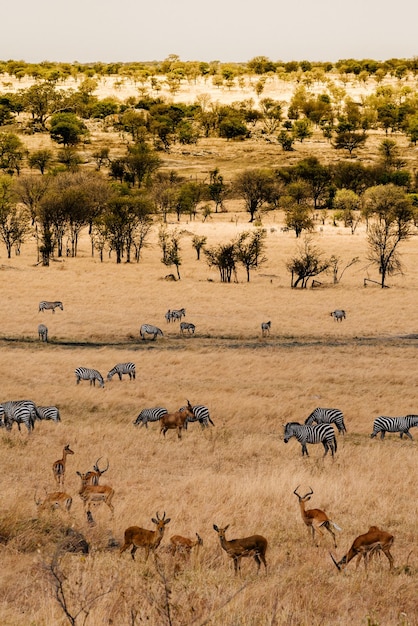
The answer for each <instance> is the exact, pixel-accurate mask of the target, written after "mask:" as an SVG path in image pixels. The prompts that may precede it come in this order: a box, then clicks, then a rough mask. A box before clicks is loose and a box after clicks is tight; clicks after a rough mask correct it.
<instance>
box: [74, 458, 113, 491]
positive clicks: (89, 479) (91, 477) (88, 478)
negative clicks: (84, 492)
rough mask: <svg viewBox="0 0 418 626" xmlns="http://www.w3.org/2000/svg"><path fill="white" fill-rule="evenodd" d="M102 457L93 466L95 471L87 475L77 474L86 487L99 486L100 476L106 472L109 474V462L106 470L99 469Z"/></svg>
mask: <svg viewBox="0 0 418 626" xmlns="http://www.w3.org/2000/svg"><path fill="white" fill-rule="evenodd" d="M101 458H102V457H101V456H100V457H99V458H98V459H97V461H96V463H95V464H94V465H93V469H92V470H90V471H88V472H86V473H85V474H81V472H77V474H78V475H79V476H80V478H81V482H82V483H83V485H84V486H85V487H86V486H87V485H98V484H99V480H100V476H101V475H102V474H104V473H105V472H107V470H108V469H109V461H108V462H107V466H106V467H105V468H104V469H102V470H101V469H100V468H99V461H100V459H101Z"/></svg>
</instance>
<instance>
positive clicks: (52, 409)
mask: <svg viewBox="0 0 418 626" xmlns="http://www.w3.org/2000/svg"><path fill="white" fill-rule="evenodd" d="M36 410H37V417H38V419H40V420H52V421H53V422H60V421H61V416H60V412H59V410H58V408H57V407H56V406H37V407H36Z"/></svg>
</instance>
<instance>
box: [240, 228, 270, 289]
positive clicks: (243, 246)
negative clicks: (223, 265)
mask: <svg viewBox="0 0 418 626" xmlns="http://www.w3.org/2000/svg"><path fill="white" fill-rule="evenodd" d="M265 238H266V231H265V230H263V229H262V228H257V230H255V231H253V232H251V231H246V232H243V233H241V234H240V235H239V237H238V239H237V241H236V243H235V256H236V259H237V261H239V262H240V263H241V264H242V265H243V266H244V267H245V270H246V272H247V282H250V270H252V269H255V268H258V267H260V265H262V264H263V263H265V262H266V261H267V258H266V257H265V256H264V255H263V251H264V247H265V246H264V240H265Z"/></svg>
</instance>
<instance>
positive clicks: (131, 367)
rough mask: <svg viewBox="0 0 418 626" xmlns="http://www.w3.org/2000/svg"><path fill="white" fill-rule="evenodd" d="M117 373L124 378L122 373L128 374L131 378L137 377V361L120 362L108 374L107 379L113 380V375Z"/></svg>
mask: <svg viewBox="0 0 418 626" xmlns="http://www.w3.org/2000/svg"><path fill="white" fill-rule="evenodd" d="M115 374H117V375H118V376H119V380H122V374H128V376H129V380H132V378H133V379H135V363H131V362H129V363H118V364H117V365H115V367H112V369H111V370H110V371H109V372H108V374H107V380H112V376H114V375H115Z"/></svg>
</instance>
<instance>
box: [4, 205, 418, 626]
mask: <svg viewBox="0 0 418 626" xmlns="http://www.w3.org/2000/svg"><path fill="white" fill-rule="evenodd" d="M237 217H238V220H235V219H234V216H231V215H230V214H226V215H225V214H222V215H220V216H216V217H214V218H213V219H212V220H211V221H210V222H208V223H201V222H196V223H189V224H185V223H183V224H182V227H183V228H184V230H185V231H187V232H185V233H184V236H183V239H182V246H183V250H182V255H183V264H182V267H181V275H182V279H181V280H180V281H177V282H174V283H173V282H169V281H165V280H164V275H165V274H166V273H167V269H166V268H165V267H164V266H163V265H162V264H161V262H160V251H159V250H158V247H157V245H156V230H155V232H154V234H153V238H152V241H151V243H152V245H151V246H150V248H148V249H147V250H145V253H144V258H143V261H141V263H140V264H139V265H136V264H132V265H125V264H123V265H121V266H116V265H115V263H114V261H113V260H106V261H105V262H104V263H100V262H99V261H98V259H92V258H90V256H89V241H88V238H87V237H84V238H83V239H82V242H81V247H80V256H79V257H78V258H76V259H67V258H66V259H64V260H63V261H62V262H54V263H52V264H51V266H50V267H49V268H41V267H35V265H34V264H35V258H36V257H35V251H34V249H33V247H32V244H27V245H25V246H24V247H23V249H22V255H21V256H20V257H14V258H12V259H11V260H10V261H8V260H7V259H6V258H5V256H4V253H3V252H2V257H1V262H2V265H1V274H2V277H3V280H2V281H1V283H0V303H1V304H0V306H1V307H2V313H3V315H2V322H3V323H2V332H1V352H0V372H1V380H2V401H4V400H9V399H18V398H31V399H33V400H34V401H35V402H37V403H38V404H41V405H48V404H56V405H58V406H59V408H60V411H61V415H62V422H61V423H60V424H52V423H38V424H37V425H36V428H35V431H34V433H33V434H32V435H31V436H30V437H28V435H27V433H26V432H24V431H22V433H19V432H18V431H17V430H15V429H13V431H12V432H11V433H6V432H5V431H2V432H0V458H1V463H2V464H1V467H2V476H3V480H2V486H3V488H2V494H1V511H0V535H1V536H2V537H3V540H4V541H5V543H4V544H3V545H2V547H1V552H2V563H3V567H2V570H1V573H0V621H1V623H2V624H5V625H7V626H9V625H10V626H12V625H13V626H20V625H22V626H23V625H24V626H27V624H36V625H38V624H39V625H46V624H57V625H58V624H64V623H67V622H66V619H65V617H64V614H63V611H62V609H61V608H60V605H59V603H58V602H57V601H56V598H55V595H54V585H53V580H54V579H53V578H51V574H52V570H51V563H52V556H53V554H54V551H55V549H56V546H57V544H58V542H59V540H60V538H61V537H62V535H63V532H64V531H65V528H66V527H67V526H68V525H69V524H70V525H71V526H73V527H74V528H75V529H78V530H80V531H81V532H82V533H83V534H84V535H85V536H86V538H87V539H88V541H89V542H90V545H91V553H90V555H89V556H87V557H85V556H79V555H70V554H66V555H64V556H62V558H61V559H60V560H59V568H60V570H59V572H58V573H59V575H60V574H61V573H62V574H63V575H65V579H63V586H64V593H65V599H66V601H67V603H68V607H69V611H70V612H71V614H73V615H74V614H76V613H77V611H80V614H79V617H78V618H77V621H76V623H77V624H81V623H84V620H85V623H86V624H89V625H99V624H118V625H119V624H121V625H122V624H123V625H124V624H140V623H143V622H147V623H148V624H152V625H157V626H160V625H162V624H168V623H171V624H175V625H180V624H203V623H207V624H213V625H215V624H216V625H218V624H225V625H227V626H233V625H234V626H236V625H237V624H239V625H240V626H241V625H242V626H250V625H251V626H255V625H256V626H258V625H260V626H261V625H263V626H264V625H267V624H277V625H279V624H280V625H281V624H288V625H299V624H313V625H319V624H321V625H327V626H328V625H329V626H331V625H334V624H337V623H338V624H347V625H348V624H367V623H370V624H377V623H378V624H380V625H381V626H392V625H395V624H408V625H413V624H417V623H418V618H417V611H416V595H417V591H418V585H417V569H418V557H417V539H416V513H417V510H416V497H415V495H416V463H417V450H416V445H417V444H416V441H412V442H411V441H409V440H405V439H403V440H401V439H400V438H399V437H396V436H393V435H392V436H390V435H388V436H387V437H386V440H385V441H383V442H382V441H380V440H371V439H370V437H369V435H370V433H371V432H372V424H373V419H374V418H375V417H377V416H378V415H381V414H386V415H404V414H406V413H416V412H417V397H416V338H414V337H416V333H417V327H416V301H417V297H416V296H417V287H416V284H417V268H418V264H417V263H416V255H417V252H416V243H415V240H411V241H409V242H407V243H405V244H404V245H403V246H402V249H401V250H402V253H403V259H404V261H405V263H406V267H407V272H406V274H405V275H404V276H398V277H394V278H393V279H391V281H390V284H391V288H390V289H386V290H381V289H379V288H378V287H377V286H376V287H371V286H369V287H367V288H364V287H363V278H364V277H365V276H370V277H374V278H376V276H375V274H373V271H372V270H371V269H370V268H369V269H367V268H366V265H367V263H366V260H365V258H366V243H365V236H364V231H360V232H359V233H356V235H354V236H351V235H350V234H348V231H344V229H341V228H334V227H331V226H328V225H326V226H325V227H324V228H323V230H322V231H320V232H318V233H317V235H316V236H315V237H316V242H317V244H318V245H319V246H320V247H321V248H322V249H324V252H325V254H327V255H329V254H332V253H338V254H339V255H340V256H341V257H342V258H343V259H344V260H347V261H348V260H350V259H351V258H352V257H353V256H359V257H360V259H361V260H360V263H358V264H356V265H354V266H353V267H352V268H350V269H349V270H348V271H347V273H346V274H345V275H344V278H343V280H342V282H341V283H340V284H339V285H336V286H333V285H331V277H330V276H328V277H324V282H326V283H327V284H326V285H324V287H323V288H321V289H318V290H311V289H308V290H304V291H300V290H291V289H290V286H289V284H290V280H289V279H290V277H289V275H288V274H287V272H286V269H285V262H286V260H287V259H288V258H289V256H290V255H291V254H293V253H294V250H295V245H296V240H295V238H294V236H293V235H292V234H291V233H283V232H282V231H281V230H280V226H281V219H280V216H279V215H274V214H269V215H268V216H265V217H264V218H263V219H264V226H265V227H266V229H267V251H266V255H267V257H268V262H267V263H266V265H265V266H263V267H262V268H261V269H260V271H259V272H257V273H254V274H253V275H252V277H251V282H250V283H249V284H247V283H245V282H241V281H244V280H245V277H244V273H243V272H241V271H240V272H239V279H240V282H239V283H237V284H230V285H224V284H221V283H220V282H219V278H218V276H217V274H216V272H215V271H213V270H210V269H209V268H208V267H207V265H206V264H205V262H204V260H201V261H200V262H197V261H196V259H195V252H194V251H193V249H192V247H191V234H192V233H195V232H196V233H199V234H205V235H207V237H208V243H209V244H211V243H216V242H218V241H221V240H229V239H231V238H232V237H233V236H235V235H236V234H237V232H238V231H240V230H242V229H247V228H248V223H247V219H248V216H246V215H245V214H242V213H237ZM231 220H232V221H231ZM42 299H54V300H55V299H60V300H62V301H63V303H64V311H59V310H57V312H56V313H55V314H52V313H50V312H49V313H43V314H42V313H38V302H39V301H40V300H42ZM183 306H184V307H185V308H186V312H187V317H186V319H187V320H188V321H192V322H193V323H195V324H196V335H195V336H191V337H186V336H185V337H182V336H181V335H180V333H179V329H178V325H175V324H170V325H168V324H166V322H165V319H164V314H165V312H166V310H167V309H168V308H178V307H183ZM335 308H344V309H345V310H346V311H347V319H346V320H345V321H344V322H343V323H336V322H334V321H333V319H332V318H331V317H330V315H329V313H330V311H332V310H333V309H335ZM269 319H270V320H271V321H272V330H271V334H270V336H269V337H268V338H265V339H263V338H262V337H261V329H260V324H261V322H262V321H267V320H269ZM40 321H43V322H44V323H46V324H47V326H48V328H49V334H50V339H51V341H50V343H49V344H47V345H45V344H41V343H40V342H39V341H38V339H37V325H38V323H39V322H40ZM143 322H149V323H154V324H157V325H159V326H160V327H161V328H162V329H163V331H164V335H165V336H164V338H162V339H161V338H159V339H158V340H157V341H156V342H150V341H147V342H143V341H140V340H139V326H140V325H141V323H143ZM127 360H132V361H134V362H135V363H136V366H137V379H136V380H135V381H131V382H129V380H128V379H126V380H123V382H119V381H118V380H117V379H116V378H114V380H113V381H112V382H111V383H106V384H105V388H104V389H99V388H93V387H89V385H88V383H80V385H78V386H77V385H76V383H75V376H74V373H73V371H74V368H75V367H76V366H78V365H85V366H88V367H94V368H96V369H99V370H100V371H101V372H102V374H103V375H104V376H105V375H106V373H107V371H108V370H109V369H110V368H111V367H112V366H113V365H115V364H116V363H117V362H121V361H127ZM187 399H188V400H190V401H191V402H192V403H194V404H199V403H202V404H205V405H207V406H208V407H209V409H210V413H211V417H212V419H213V421H214V422H215V427H213V428H210V429H207V430H205V431H201V430H200V428H199V426H198V425H197V424H192V425H191V426H190V427H189V429H188V430H187V432H186V433H184V436H183V439H182V441H178V440H177V438H176V436H175V433H174V432H170V431H169V432H168V433H167V436H166V437H165V438H163V437H162V436H160V434H159V428H158V424H151V425H150V426H149V428H148V429H145V428H135V427H134V426H133V424H132V422H133V421H134V420H135V418H136V416H137V415H138V413H139V411H140V410H141V409H142V408H144V407H148V406H157V405H161V406H166V407H167V408H168V409H169V410H175V409H177V408H178V407H179V406H181V405H183V404H185V402H186V400H187ZM316 406H325V407H337V408H340V409H341V410H343V412H344V415H345V420H346V424H347V429H348V433H347V435H346V436H344V437H342V436H338V451H337V454H336V457H335V460H334V461H332V459H331V458H325V459H323V458H322V447H321V446H309V452H310V457H309V458H304V459H303V458H302V456H301V448H300V445H299V444H298V443H297V442H296V441H295V440H294V439H293V440H291V441H290V442H289V443H288V444H287V445H285V444H284V442H283V425H284V423H285V422H287V421H290V420H297V421H303V420H304V419H305V418H306V417H307V415H308V414H309V413H310V412H311V411H312V410H313V409H314V408H315V407H316ZM67 443H69V444H70V445H71V448H72V449H73V450H74V451H75V455H74V456H70V457H68V460H67V472H66V482H65V490H66V491H68V493H70V494H71V495H72V496H73V499H74V503H73V508H72V511H71V515H70V516H69V518H67V517H66V515H64V514H60V513H59V512H57V513H55V514H53V515H47V514H45V515H42V516H40V517H38V515H37V509H36V505H35V503H34V499H33V498H34V494H35V492H36V491H38V493H42V492H43V490H44V488H45V489H46V490H49V491H53V490H55V485H54V480H53V475H52V463H53V462H54V461H55V460H56V459H58V458H60V457H61V454H62V448H63V446H64V445H65V444H67ZM100 456H101V457H103V461H102V463H103V462H105V459H106V458H108V459H109V463H110V467H109V470H108V472H107V473H106V474H105V475H104V476H103V477H102V482H103V483H108V484H111V485H112V486H113V488H114V489H115V497H114V505H115V517H114V520H112V519H111V516H110V512H109V510H108V509H107V508H106V507H105V506H103V505H102V506H101V507H97V508H95V509H94V511H93V515H94V518H95V520H96V522H97V525H96V526H95V527H93V528H90V527H88V525H87V523H86V519H85V516H84V513H83V507H82V503H81V500H80V499H79V497H78V495H77V494H78V489H79V482H80V481H79V478H78V476H77V475H76V471H81V472H84V471H87V469H91V467H92V464H93V463H94V462H95V461H96V459H97V458H98V457H100ZM297 485H301V487H300V489H301V491H303V490H304V489H306V490H308V488H309V487H312V489H313V490H314V494H313V496H312V500H311V504H312V507H317V508H323V509H324V510H326V512H327V513H328V515H329V516H330V517H331V519H333V520H335V522H336V523H338V524H339V525H340V526H341V527H342V529H343V531H342V533H341V534H338V549H337V550H336V551H334V550H333V552H334V553H336V555H337V556H338V557H340V556H342V554H343V553H345V552H346V551H347V550H348V548H349V547H350V545H351V542H352V541H353V539H354V538H355V537H356V536H357V535H359V534H362V533H364V532H366V531H367V529H368V528H369V526H370V525H378V526H380V527H382V528H384V529H385V530H387V531H389V532H391V533H392V534H394V535H395V543H394V547H393V555H394V557H395V566H396V569H395V571H394V572H393V573H390V572H389V569H388V563H387V561H386V559H385V558H384V557H382V558H376V559H375V560H374V561H373V562H372V563H371V565H370V571H369V574H368V575H366V574H365V572H364V567H363V565H361V567H360V568H359V569H358V570H357V571H356V570H355V567H354V564H350V565H349V566H348V568H347V570H346V572H345V573H344V574H342V575H341V574H339V573H338V572H337V570H336V569H335V567H334V566H333V564H332V561H331V559H330V557H329V554H328V551H329V550H330V549H332V541H331V539H330V538H329V537H325V538H324V539H323V540H321V544H320V546H319V547H318V548H316V547H314V546H313V545H312V543H311V539H310V536H309V534H308V531H307V529H306V527H305V525H304V524H303V522H302V519H301V517H300V511H299V506H298V501H297V498H296V497H295V496H294V495H293V490H294V489H295V487H296V486H297ZM157 511H158V512H159V513H160V514H161V513H162V512H163V511H166V514H167V516H168V517H171V520H172V521H171V522H170V524H169V525H168V526H167V530H166V536H165V537H164V540H163V542H162V545H161V547H160V549H159V551H158V552H157V555H159V556H158V562H157V565H156V564H155V563H154V562H153V560H152V558H150V559H149V561H148V563H144V555H143V553H141V551H140V550H139V551H138V552H137V557H136V562H133V561H132V559H131V558H130V555H129V554H128V553H125V554H123V555H122V556H121V557H119V555H118V551H117V549H108V542H109V539H110V538H113V539H115V540H116V541H119V542H120V541H121V540H122V538H123V531H124V529H125V528H126V527H128V526H130V525H138V526H142V527H145V528H149V529H152V527H153V524H152V522H151V518H152V517H154V516H155V513H156V512H157ZM214 523H215V524H218V525H219V526H224V525H226V524H230V528H229V530H228V533H227V537H228V538H234V537H240V536H246V535H250V534H253V533H260V534H262V535H264V536H265V537H266V538H267V539H268V542H269V548H268V551H267V562H268V574H267V576H265V575H264V574H263V573H260V575H259V576H257V575H256V566H255V563H254V561H253V560H252V559H244V560H243V563H242V576H241V577H234V574H233V567H232V562H231V559H229V558H228V557H227V555H226V554H225V553H224V552H223V551H222V550H221V547H220V545H219V540H218V537H217V535H216V533H215V532H214V531H213V529H212V525H213V524H214ZM195 532H198V533H199V534H200V535H201V536H202V538H203V541H204V545H203V547H202V548H201V550H200V552H199V553H198V554H197V555H195V556H193V557H192V558H191V560H190V562H184V563H183V562H180V563H175V562H173V559H172V557H171V556H170V555H169V554H167V553H166V552H165V551H164V546H165V545H166V544H167V543H168V539H169V537H170V535H172V534H184V535H188V536H190V537H194V534H195ZM55 580H56V579H55Z"/></svg>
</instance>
